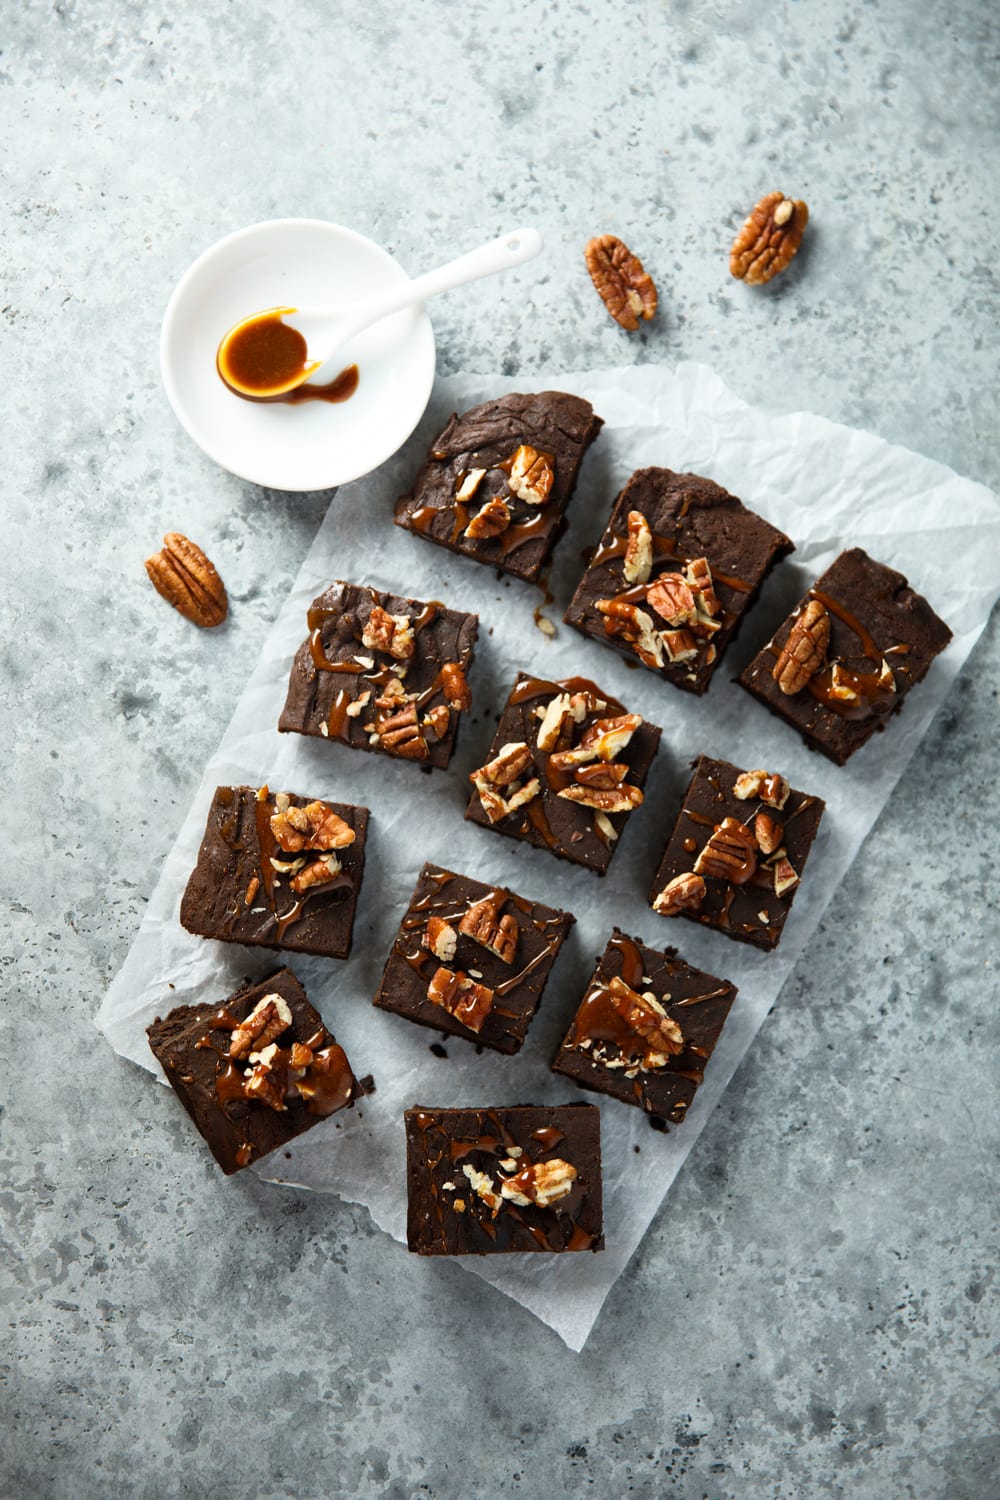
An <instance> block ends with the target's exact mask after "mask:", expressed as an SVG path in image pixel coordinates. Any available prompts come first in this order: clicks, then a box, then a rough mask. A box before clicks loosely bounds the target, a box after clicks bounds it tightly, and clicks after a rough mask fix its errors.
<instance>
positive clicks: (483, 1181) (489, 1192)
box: [455, 1162, 503, 1219]
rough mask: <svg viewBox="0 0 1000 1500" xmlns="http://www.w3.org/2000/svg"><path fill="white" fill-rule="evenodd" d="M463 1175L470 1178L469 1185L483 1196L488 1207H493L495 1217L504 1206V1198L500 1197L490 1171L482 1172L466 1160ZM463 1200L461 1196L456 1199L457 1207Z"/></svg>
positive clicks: (477, 1193) (476, 1193) (479, 1195)
mask: <svg viewBox="0 0 1000 1500" xmlns="http://www.w3.org/2000/svg"><path fill="white" fill-rule="evenodd" d="M462 1175H463V1176H464V1177H467V1178H468V1181H469V1186H470V1187H471V1189H472V1191H473V1192H474V1193H475V1195H476V1197H477V1198H481V1199H482V1200H483V1202H484V1203H485V1204H486V1207H487V1208H489V1209H492V1211H493V1217H494V1219H495V1218H496V1216H497V1214H498V1213H499V1211H500V1209H501V1208H502V1207H503V1199H502V1198H501V1197H500V1194H499V1193H498V1192H497V1191H496V1189H495V1188H494V1186H493V1178H492V1177H491V1176H490V1175H489V1173H488V1172H480V1171H478V1170H477V1169H476V1168H475V1167H473V1166H471V1165H470V1164H469V1163H468V1162H466V1164H465V1166H464V1167H463V1168H462ZM461 1201H462V1200H461V1199H460V1198H456V1199H455V1207H456V1208H457V1207H458V1205H459V1203H460V1202H461Z"/></svg>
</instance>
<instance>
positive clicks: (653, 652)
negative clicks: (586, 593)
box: [594, 599, 663, 668]
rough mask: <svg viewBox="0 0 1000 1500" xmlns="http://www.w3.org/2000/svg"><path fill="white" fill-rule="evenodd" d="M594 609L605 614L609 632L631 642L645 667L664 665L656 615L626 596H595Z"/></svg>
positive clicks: (606, 632) (606, 628)
mask: <svg viewBox="0 0 1000 1500" xmlns="http://www.w3.org/2000/svg"><path fill="white" fill-rule="evenodd" d="M594 608H595V609H596V610H597V611H598V612H599V613H600V614H602V615H603V616H604V631H605V634H606V635H617V636H619V637H620V638H621V639H622V640H623V641H627V642H628V644H629V645H630V646H632V647H633V649H634V650H635V654H636V656H638V658H639V660H640V661H641V662H642V664H643V666H645V667H654V668H656V667H662V666H663V645H662V642H661V641H660V637H659V636H658V635H657V633H656V631H655V630H654V629H653V619H652V616H651V615H647V613H646V611H645V610H644V609H639V608H638V607H637V606H636V605H634V604H629V603H628V602H627V601H626V600H624V599H595V600H594Z"/></svg>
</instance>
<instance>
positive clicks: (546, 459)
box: [500, 443, 556, 505]
mask: <svg viewBox="0 0 1000 1500" xmlns="http://www.w3.org/2000/svg"><path fill="white" fill-rule="evenodd" d="M554 465H555V459H554V458H553V456H552V454H551V453H540V452H539V450H538V449H537V448H531V447H529V446H528V444H527V443H522V444H521V446H520V447H519V448H518V449H517V450H516V451H515V452H514V453H513V454H512V455H511V457H510V458H508V459H506V460H505V461H504V462H503V463H502V464H501V465H500V468H501V469H505V470H506V471H507V484H508V486H509V488H510V492H511V494H512V495H516V496H517V498H518V499H519V500H524V501H526V502H527V504H528V505H544V504H545V502H546V501H547V500H548V498H549V494H550V492H551V490H552V485H553V483H554V481H555V477H556V473H555V467H554Z"/></svg>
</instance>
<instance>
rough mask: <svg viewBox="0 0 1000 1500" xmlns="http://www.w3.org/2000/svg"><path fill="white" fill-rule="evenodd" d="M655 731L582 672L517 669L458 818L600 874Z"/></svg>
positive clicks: (635, 796)
mask: <svg viewBox="0 0 1000 1500" xmlns="http://www.w3.org/2000/svg"><path fill="white" fill-rule="evenodd" d="M660 733H661V731H660V730H659V728H658V727H657V726H656V725H655V724H647V723H646V721H645V720H644V719H643V718H642V717H641V716H640V715H639V714H630V713H629V712H628V711H627V709H625V708H623V707H622V705H621V704H620V703H619V702H618V701H617V699H615V698H612V697H611V695H610V694H609V693H606V692H604V690H603V689H602V688H599V687H598V686H597V685H596V683H593V682H590V681H588V679H587V678H585V677H571V678H569V679H568V680H566V681H564V682H547V681H544V680H542V679H541V678H538V677H529V676H527V675H526V674H525V673H523V672H522V673H520V674H519V676H518V678H517V681H516V682H515V684H514V687H513V690H512V692H511V695H510V697H509V699H508V700H507V704H506V707H505V708H504V710H503V713H502V714H501V715H500V722H499V724H498V725H497V730H496V734H495V736H494V738H493V744H492V747H491V749H490V758H489V760H488V761H487V763H486V765H484V766H480V767H479V769H478V770H476V771H473V772H472V774H471V776H470V777H469V780H470V781H471V782H472V784H473V787H474V788H475V790H474V791H473V793H472V797H471V799H470V801H469V806H468V808H467V809H466V813H465V816H466V817H467V818H469V819H470V820H471V821H472V822H473V823H479V824H480V825H481V826H482V827H483V828H494V829H496V831H497V832H498V833H505V834H507V836H508V837H509V838H514V839H524V840H525V841H526V842H527V843H529V844H536V845H537V846H538V847H539V848H540V849H549V850H551V852H552V853H553V854H555V855H557V856H558V857H559V858H560V859H568V860H571V861H572V862H573V863H574V864H578V865H586V866H587V868H588V869H590V870H596V872H597V874H598V875H604V874H606V873H607V868H608V865H609V864H610V863H611V857H612V855H613V854H614V852H615V847H616V845H617V841H618V838H619V836H620V835H621V832H622V829H623V828H624V826H625V821H626V818H627V817H628V814H629V813H630V812H631V811H632V809H633V808H636V807H638V806H639V804H640V803H641V802H642V800H643V793H642V787H643V785H644V784H645V781H646V774H647V772H648V770H649V767H650V763H651V762H652V759H653V756H654V755H655V754H656V748H657V746H658V744H659V742H660Z"/></svg>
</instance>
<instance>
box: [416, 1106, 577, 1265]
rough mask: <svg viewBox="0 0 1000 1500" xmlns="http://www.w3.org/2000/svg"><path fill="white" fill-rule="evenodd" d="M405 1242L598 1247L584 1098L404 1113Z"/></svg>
mask: <svg viewBox="0 0 1000 1500" xmlns="http://www.w3.org/2000/svg"><path fill="white" fill-rule="evenodd" d="M404 1118H405V1123H406V1187H407V1195H408V1199H409V1205H408V1210H407V1216H406V1243H407V1246H408V1247H409V1249H410V1250H412V1251H414V1252H415V1253H416V1254H417V1255H503V1254H506V1253H507V1252H509V1251H517V1250H531V1251H543V1252H549V1253H552V1254H561V1253H563V1252H565V1251H570V1250H571V1251H576V1250H603V1249H604V1235H603V1233H602V1228H603V1202H602V1185H601V1114H600V1110H598V1109H596V1108H595V1106H594V1105H593V1104H563V1105H557V1106H550V1107H548V1108H540V1107H537V1106H535V1105H530V1104H519V1105H513V1106H511V1107H509V1108H507V1109H429V1108H425V1107H422V1106H417V1107H416V1108H414V1109H408V1110H407V1111H406V1115H405V1117H404Z"/></svg>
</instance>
